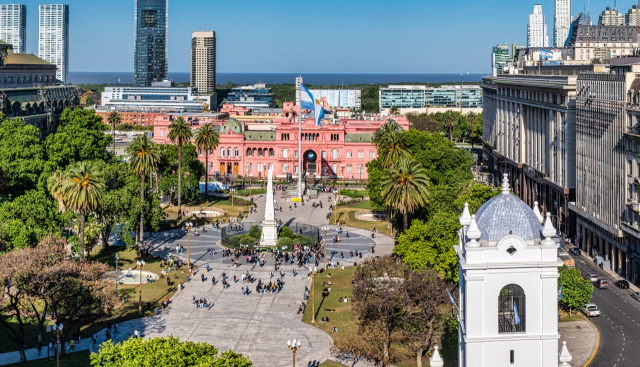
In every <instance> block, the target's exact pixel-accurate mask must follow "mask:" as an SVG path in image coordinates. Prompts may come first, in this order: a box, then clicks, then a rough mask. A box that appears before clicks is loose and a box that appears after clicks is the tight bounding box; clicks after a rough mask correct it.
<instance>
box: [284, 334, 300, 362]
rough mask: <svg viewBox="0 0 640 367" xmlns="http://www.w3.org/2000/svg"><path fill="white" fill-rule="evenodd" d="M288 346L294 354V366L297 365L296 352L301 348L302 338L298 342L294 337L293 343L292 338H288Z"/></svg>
mask: <svg viewBox="0 0 640 367" xmlns="http://www.w3.org/2000/svg"><path fill="white" fill-rule="evenodd" d="M287 348H289V350H290V351H291V353H292V354H293V367H296V352H297V351H299V350H300V340H298V341H297V342H296V340H295V339H293V343H291V340H287Z"/></svg>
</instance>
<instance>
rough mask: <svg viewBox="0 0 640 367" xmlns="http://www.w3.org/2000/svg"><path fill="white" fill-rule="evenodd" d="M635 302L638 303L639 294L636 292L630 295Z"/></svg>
mask: <svg viewBox="0 0 640 367" xmlns="http://www.w3.org/2000/svg"><path fill="white" fill-rule="evenodd" d="M631 297H633V298H634V299H635V300H636V301H638V302H640V292H636V293H634V294H632V295H631Z"/></svg>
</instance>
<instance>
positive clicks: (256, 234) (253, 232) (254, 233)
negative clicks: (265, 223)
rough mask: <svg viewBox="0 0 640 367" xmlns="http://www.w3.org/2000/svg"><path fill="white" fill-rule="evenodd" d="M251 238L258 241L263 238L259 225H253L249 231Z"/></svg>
mask: <svg viewBox="0 0 640 367" xmlns="http://www.w3.org/2000/svg"><path fill="white" fill-rule="evenodd" d="M249 236H250V237H252V238H254V239H256V240H259V239H260V237H262V228H260V226H259V225H257V224H254V225H252V226H251V228H250V229H249Z"/></svg>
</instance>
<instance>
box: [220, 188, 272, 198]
mask: <svg viewBox="0 0 640 367" xmlns="http://www.w3.org/2000/svg"><path fill="white" fill-rule="evenodd" d="M266 193H267V190H265V189H251V190H249V189H242V190H236V192H235V193H234V194H233V195H234V196H242V197H246V198H249V194H251V195H252V196H253V195H264V194H266ZM225 194H227V195H231V192H229V191H225Z"/></svg>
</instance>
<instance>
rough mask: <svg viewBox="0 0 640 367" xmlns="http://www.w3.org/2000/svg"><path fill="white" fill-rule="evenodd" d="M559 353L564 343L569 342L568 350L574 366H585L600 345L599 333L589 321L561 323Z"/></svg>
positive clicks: (559, 325) (559, 326) (559, 328)
mask: <svg viewBox="0 0 640 367" xmlns="http://www.w3.org/2000/svg"><path fill="white" fill-rule="evenodd" d="M558 332H559V333H560V339H558V352H559V351H560V348H562V342H563V341H566V342H567V349H568V350H569V353H571V356H572V357H573V359H572V360H571V365H572V366H584V364H585V363H587V361H588V360H589V359H590V358H591V356H592V355H593V352H594V351H595V350H596V346H597V344H598V332H597V331H596V329H595V327H594V326H593V324H591V323H590V322H589V321H586V320H581V321H569V322H559V323H558Z"/></svg>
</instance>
